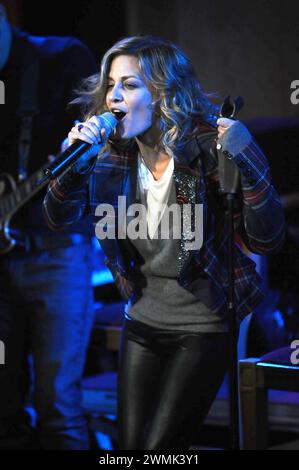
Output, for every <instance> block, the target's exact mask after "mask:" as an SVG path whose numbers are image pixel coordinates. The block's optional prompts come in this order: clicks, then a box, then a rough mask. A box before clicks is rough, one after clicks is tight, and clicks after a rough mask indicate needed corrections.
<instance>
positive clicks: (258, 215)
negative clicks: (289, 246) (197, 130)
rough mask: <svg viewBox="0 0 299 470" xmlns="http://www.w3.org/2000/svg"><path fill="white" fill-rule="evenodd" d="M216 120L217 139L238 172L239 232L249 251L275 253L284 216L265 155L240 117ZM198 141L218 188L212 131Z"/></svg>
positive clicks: (283, 228) (282, 228)
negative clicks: (239, 119)
mask: <svg viewBox="0 0 299 470" xmlns="http://www.w3.org/2000/svg"><path fill="white" fill-rule="evenodd" d="M218 124H219V127H218V140H217V143H218V144H219V145H221V151H222V152H223V153H224V154H225V155H226V157H227V158H229V159H231V160H232V161H233V162H234V163H235V164H236V165H237V167H238V169H239V171H240V175H241V178H240V179H241V193H242V194H241V196H242V212H241V214H240V216H241V220H239V221H238V222H239V223H236V225H238V230H239V232H240V235H241V237H242V239H243V241H244V242H245V244H246V245H247V247H248V249H249V250H250V251H253V252H255V253H258V254H261V255H267V254H271V253H275V252H277V251H279V249H280V248H281V247H282V245H283V242H284V236H285V218H284V212H283V209H282V205H281V201H280V198H279V195H278V193H277V192H276V190H275V188H274V187H273V185H272V183H271V175H270V169H269V165H268V162H267V159H266V157H265V155H264V154H263V152H262V150H261V149H260V147H259V146H258V145H257V143H256V142H255V140H254V138H253V137H252V135H251V134H250V132H249V131H248V130H247V128H246V127H245V126H244V124H242V123H241V122H240V121H233V120H230V119H226V118H221V119H219V120H218ZM220 124H221V125H220ZM199 144H200V145H201V147H202V148H203V150H204V154H205V156H204V159H205V168H206V176H207V178H208V179H210V180H211V181H212V182H213V183H214V184H216V188H219V184H218V183H219V174H218V157H217V151H216V141H215V132H214V133H213V132H211V133H210V134H209V135H202V136H200V137H199ZM222 197H224V196H222ZM236 222H237V221H236Z"/></svg>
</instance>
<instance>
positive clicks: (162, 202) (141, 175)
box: [138, 154, 174, 238]
mask: <svg viewBox="0 0 299 470" xmlns="http://www.w3.org/2000/svg"><path fill="white" fill-rule="evenodd" d="M173 170H174V161H173V158H171V159H170V160H169V163H168V165H167V168H166V170H165V171H164V173H163V175H162V176H161V178H160V179H159V180H158V181H157V180H155V179H154V177H153V175H152V173H151V172H150V170H149V169H148V167H147V166H146V164H145V162H144V160H143V158H142V156H141V155H140V154H139V156H138V182H139V188H140V196H141V202H142V204H144V205H145V207H146V210H147V227H148V234H149V237H150V238H154V234H155V232H156V230H157V228H158V225H159V223H160V220H161V218H162V216H163V213H164V211H165V207H166V206H167V201H168V197H169V193H170V189H171V182H172V174H173Z"/></svg>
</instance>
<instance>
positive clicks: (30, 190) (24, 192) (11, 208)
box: [0, 164, 49, 222]
mask: <svg viewBox="0 0 299 470" xmlns="http://www.w3.org/2000/svg"><path fill="white" fill-rule="evenodd" d="M48 165H49V164H46V165H44V166H43V167H42V168H40V169H39V170H37V171H36V172H35V173H33V174H32V175H31V176H30V177H29V178H28V179H26V180H25V181H23V182H22V183H21V184H20V185H19V186H18V187H17V188H16V189H15V190H14V191H12V192H11V193H9V194H6V195H4V196H2V197H1V198H0V221H1V222H2V221H4V220H5V219H8V218H9V217H11V216H12V215H13V214H14V213H15V212H17V211H18V210H19V209H20V208H21V207H22V206H23V205H24V204H26V202H27V201H29V200H30V199H31V198H32V197H33V196H34V195H35V194H37V193H38V192H39V191H40V190H41V189H43V188H44V187H45V186H46V185H47V183H48V180H43V181H41V180H42V179H43V177H44V170H45V169H46V168H47V166H48Z"/></svg>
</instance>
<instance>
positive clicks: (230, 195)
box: [217, 96, 244, 450]
mask: <svg viewBox="0 0 299 470" xmlns="http://www.w3.org/2000/svg"><path fill="white" fill-rule="evenodd" d="M243 104H244V101H243V99H242V97H240V96H239V97H238V98H236V100H235V101H234V103H232V104H231V103H230V96H227V97H226V98H225V100H224V102H223V104H222V106H221V108H220V115H219V116H220V117H226V118H229V119H234V116H235V115H236V113H237V111H238V110H239V109H240V108H241V107H242V106H243ZM217 151H218V161H219V178H220V190H221V193H222V194H223V195H225V196H226V203H227V206H226V207H227V210H226V225H227V231H228V247H227V248H228V249H227V251H228V260H227V262H228V293H227V296H228V321H229V335H230V350H229V371H228V374H229V410H230V432H229V448H230V449H232V450H240V438H239V435H240V430H239V387H238V372H239V369H238V325H237V319H236V308H235V295H234V290H235V289H234V286H235V278H234V200H235V196H236V194H237V192H238V189H239V184H240V174H239V170H238V168H237V166H236V165H235V164H234V163H233V162H232V161H231V160H230V159H229V158H230V155H229V154H228V155H224V154H223V152H222V151H221V149H220V146H218V147H217Z"/></svg>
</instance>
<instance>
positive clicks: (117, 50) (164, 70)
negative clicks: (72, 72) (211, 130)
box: [72, 36, 218, 154]
mask: <svg viewBox="0 0 299 470" xmlns="http://www.w3.org/2000/svg"><path fill="white" fill-rule="evenodd" d="M119 55H133V56H135V57H136V58H137V60H138V64H139V68H140V73H141V75H142V78H143V79H144V81H145V83H146V84H147V86H148V87H149V88H150V89H151V90H153V91H154V94H155V96H157V97H158V99H157V102H156V104H157V105H156V110H157V112H158V114H159V120H158V122H159V126H160V129H161V145H162V147H163V148H164V149H165V150H166V151H168V152H170V153H171V154H175V150H176V149H180V148H182V147H183V146H184V145H185V144H186V142H187V141H188V140H189V139H190V137H191V136H192V135H193V134H194V132H196V129H197V127H198V123H199V122H200V121H206V122H209V121H210V122H211V121H213V120H215V115H216V114H217V112H218V107H217V105H214V104H212V102H211V101H210V99H209V98H210V96H211V94H209V95H208V94H207V93H205V92H204V91H203V90H202V88H201V85H200V83H199V80H198V78H197V76H196V73H195V70H194V68H193V66H192V64H191V62H190V60H189V59H188V58H187V57H186V55H185V54H184V52H183V51H182V50H181V49H180V48H179V47H178V46H176V45H175V44H173V43H171V42H170V41H167V40H166V39H162V38H159V37H156V36H132V37H127V38H124V39H121V40H120V41H118V42H117V43H116V44H114V45H113V46H112V47H111V48H110V49H109V50H108V51H107V52H106V54H105V55H104V57H103V59H102V63H101V69H100V73H99V74H96V75H93V76H91V77H89V78H88V79H87V80H85V82H84V85H83V88H81V90H80V92H79V97H78V98H76V99H75V100H73V102H72V103H77V104H81V105H83V112H84V114H85V119H88V118H90V117H91V116H93V115H94V114H101V113H103V112H105V111H107V107H106V93H107V86H108V75H109V70H110V66H111V62H112V60H113V59H114V58H115V57H116V56H119ZM212 96H213V95H212Z"/></svg>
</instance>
